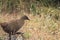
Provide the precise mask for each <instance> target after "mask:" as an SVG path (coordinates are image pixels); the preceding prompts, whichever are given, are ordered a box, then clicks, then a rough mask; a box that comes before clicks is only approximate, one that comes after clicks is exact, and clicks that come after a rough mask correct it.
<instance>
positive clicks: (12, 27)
mask: <svg viewBox="0 0 60 40" xmlns="http://www.w3.org/2000/svg"><path fill="white" fill-rule="evenodd" d="M25 20H30V19H29V18H28V17H27V16H26V15H24V16H22V17H21V18H20V19H17V20H13V21H9V22H4V23H0V25H1V27H2V28H3V30H4V32H6V33H8V34H9V36H10V37H11V35H15V34H16V33H17V31H18V30H19V29H20V28H21V27H22V26H23V25H24V23H25ZM10 40H11V39H10Z"/></svg>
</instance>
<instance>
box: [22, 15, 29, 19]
mask: <svg viewBox="0 0 60 40" xmlns="http://www.w3.org/2000/svg"><path fill="white" fill-rule="evenodd" d="M22 18H23V19H24V20H30V19H29V18H28V17H27V16H26V15H24V16H23V17H22Z"/></svg>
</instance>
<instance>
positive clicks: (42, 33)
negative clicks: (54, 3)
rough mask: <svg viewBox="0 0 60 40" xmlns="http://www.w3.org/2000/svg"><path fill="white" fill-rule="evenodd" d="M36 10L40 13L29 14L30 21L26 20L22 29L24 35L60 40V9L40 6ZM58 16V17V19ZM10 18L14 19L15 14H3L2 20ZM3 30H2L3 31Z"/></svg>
mask: <svg viewBox="0 0 60 40" xmlns="http://www.w3.org/2000/svg"><path fill="white" fill-rule="evenodd" d="M36 10H37V11H39V15H35V16H34V15H33V14H30V15H28V16H29V18H30V21H25V25H24V26H23V27H22V29H21V31H22V32H24V36H25V37H26V39H27V40H60V36H59V35H60V27H59V26H60V23H59V22H60V21H59V19H60V10H58V9H55V8H51V7H50V8H47V7H40V9H36ZM36 13H37V12H36ZM58 14H59V15H58ZM40 15H41V16H40ZM56 15H57V16H56ZM18 17H19V16H18ZM18 17H17V18H18ZM56 17H58V20H56V19H57V18H56ZM9 18H11V19H14V18H13V16H9V17H7V16H1V18H0V21H2V20H4V21H9ZM1 30H2V29H1ZM1 30H0V32H2V31H1ZM19 31H20V30H19ZM0 35H1V34H0ZM2 35H3V32H2Z"/></svg>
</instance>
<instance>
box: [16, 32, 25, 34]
mask: <svg viewBox="0 0 60 40" xmlns="http://www.w3.org/2000/svg"><path fill="white" fill-rule="evenodd" d="M16 34H24V33H22V32H16Z"/></svg>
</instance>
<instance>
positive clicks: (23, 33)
mask: <svg viewBox="0 0 60 40" xmlns="http://www.w3.org/2000/svg"><path fill="white" fill-rule="evenodd" d="M16 34H17V35H19V34H21V36H22V38H23V40H25V37H24V35H23V34H24V33H22V32H17V33H16Z"/></svg>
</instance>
